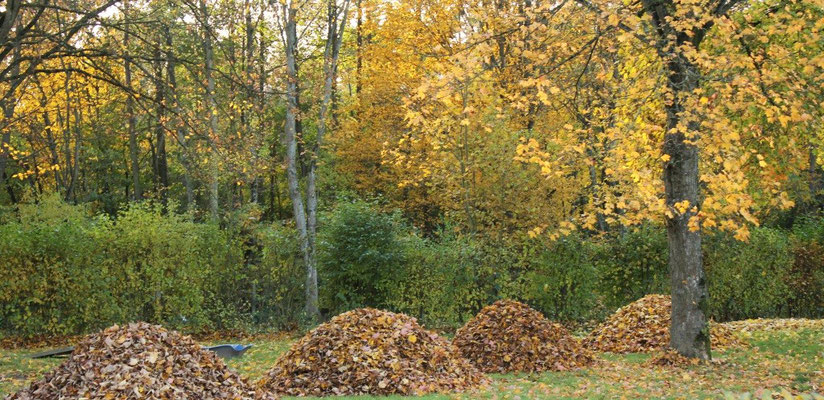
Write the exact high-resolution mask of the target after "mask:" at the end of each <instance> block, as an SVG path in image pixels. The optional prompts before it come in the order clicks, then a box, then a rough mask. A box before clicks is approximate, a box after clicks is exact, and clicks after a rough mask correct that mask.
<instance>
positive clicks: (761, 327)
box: [723, 318, 824, 333]
mask: <svg viewBox="0 0 824 400" xmlns="http://www.w3.org/2000/svg"><path fill="white" fill-rule="evenodd" d="M723 325H724V326H726V327H727V328H729V329H731V330H733V331H737V332H747V333H749V332H755V331H769V332H772V331H798V330H801V329H814V330H824V319H805V318H775V319H772V318H757V319H745V320H742V321H732V322H725V323H723Z"/></svg>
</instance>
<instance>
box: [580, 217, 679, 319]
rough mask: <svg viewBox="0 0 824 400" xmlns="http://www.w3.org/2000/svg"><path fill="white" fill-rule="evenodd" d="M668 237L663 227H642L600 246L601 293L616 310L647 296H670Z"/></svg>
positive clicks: (599, 288) (619, 235) (597, 261)
mask: <svg viewBox="0 0 824 400" xmlns="http://www.w3.org/2000/svg"><path fill="white" fill-rule="evenodd" d="M667 251H668V250H667V236H666V232H665V230H664V229H663V228H662V227H659V226H655V225H643V226H641V227H640V228H638V229H634V230H630V231H626V232H621V233H618V234H616V235H615V236H613V237H610V238H608V239H606V240H605V241H604V242H603V243H601V245H600V246H598V249H597V252H596V254H595V263H596V265H597V268H598V274H599V278H598V281H599V285H598V291H599V292H600V293H601V294H602V295H603V296H604V302H605V305H606V306H607V307H608V308H611V309H617V308H618V307H621V306H623V305H625V304H629V303H631V302H633V301H635V300H637V299H640V298H641V297H644V296H646V295H648V294H666V293H669V269H668V266H667V263H668V260H669V255H668V252H667Z"/></svg>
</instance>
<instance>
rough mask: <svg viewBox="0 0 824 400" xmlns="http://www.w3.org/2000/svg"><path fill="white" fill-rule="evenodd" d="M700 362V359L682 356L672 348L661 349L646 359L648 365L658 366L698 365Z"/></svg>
mask: <svg viewBox="0 0 824 400" xmlns="http://www.w3.org/2000/svg"><path fill="white" fill-rule="evenodd" d="M700 363H701V360H700V359H697V358H690V357H685V356H682V355H681V354H680V353H678V352H677V351H675V350H672V349H667V350H663V351H659V352H657V353H655V354H653V356H652V357H650V359H649V360H647V361H646V365H650V366H658V367H684V366H690V365H698V364H700Z"/></svg>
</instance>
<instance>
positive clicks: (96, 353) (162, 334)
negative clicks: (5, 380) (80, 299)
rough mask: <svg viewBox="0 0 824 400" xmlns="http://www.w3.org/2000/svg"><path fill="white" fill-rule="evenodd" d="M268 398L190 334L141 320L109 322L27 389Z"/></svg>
mask: <svg viewBox="0 0 824 400" xmlns="http://www.w3.org/2000/svg"><path fill="white" fill-rule="evenodd" d="M69 398H71V399H142V398H149V399H185V398H189V399H268V398H273V397H272V396H269V395H265V394H263V393H256V391H255V389H254V388H253V387H252V386H251V385H248V384H247V383H246V382H245V381H244V380H243V379H242V378H241V377H240V376H239V375H237V374H236V373H235V372H233V371H231V370H230V369H229V368H227V367H226V365H225V364H224V363H223V361H222V360H221V359H220V358H218V357H217V356H216V355H215V353H213V352H211V351H207V350H203V349H201V348H200V346H198V345H197V343H195V342H194V340H192V338H190V337H189V336H183V335H181V334H180V333H178V332H175V331H168V330H166V329H164V328H163V327H161V326H157V325H150V324H147V323H143V322H137V323H131V324H128V325H125V326H118V325H115V326H112V327H110V328H107V329H106V330H104V331H102V332H100V333H96V334H92V335H89V336H87V337H85V338H84V339H83V340H81V341H80V343H78V345H77V346H76V347H75V349H74V352H73V353H72V355H71V357H69V358H68V359H67V360H66V361H65V362H63V363H62V364H60V365H59V366H58V367H57V368H55V369H54V370H52V371H51V372H49V373H47V374H46V375H45V376H44V377H43V379H41V380H39V381H36V382H34V383H33V384H32V385H31V386H29V387H28V388H25V389H23V390H21V391H20V392H18V393H15V394H12V395H10V396H8V397H7V399H8V400H28V399H37V400H40V399H43V400H45V399H49V400H51V399H55V400H56V399H69Z"/></svg>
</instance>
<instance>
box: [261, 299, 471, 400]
mask: <svg viewBox="0 0 824 400" xmlns="http://www.w3.org/2000/svg"><path fill="white" fill-rule="evenodd" d="M485 381H486V378H485V377H484V375H483V374H482V373H480V372H478V370H477V369H476V368H474V367H473V366H472V365H471V364H470V363H469V362H468V361H467V360H465V359H463V358H460V357H459V356H457V352H456V351H455V350H454V349H453V348H452V347H451V345H450V344H449V342H447V341H446V340H445V339H443V338H441V337H439V336H438V335H437V334H435V333H432V332H429V331H426V330H424V329H423V328H421V327H420V326H419V325H418V323H417V321H416V320H415V318H412V317H409V316H407V315H404V314H395V313H391V312H387V311H380V310H375V309H371V308H364V309H358V310H353V311H349V312H346V313H343V314H340V315H338V316H336V317H334V318H332V319H331V320H330V321H329V322H327V323H324V324H322V325H320V326H318V327H317V328H315V329H314V330H313V331H311V332H309V333H308V334H307V335H306V336H304V337H303V338H302V339H300V340H299V341H298V342H296V343H295V344H293V345H292V347H291V348H290V349H289V351H287V352H286V354H284V355H283V356H281V358H279V359H278V361H277V362H276V363H275V366H274V367H273V368H272V369H271V370H270V371H269V372H268V373H267V375H266V376H265V377H264V378H263V380H262V381H261V385H262V386H263V387H264V388H266V389H267V390H269V391H272V392H276V393H283V394H288V395H312V396H324V395H356V394H378V395H388V394H404V395H406V394H424V393H431V392H451V391H463V390H466V389H469V388H471V387H473V386H476V385H479V384H482V383H485Z"/></svg>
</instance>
